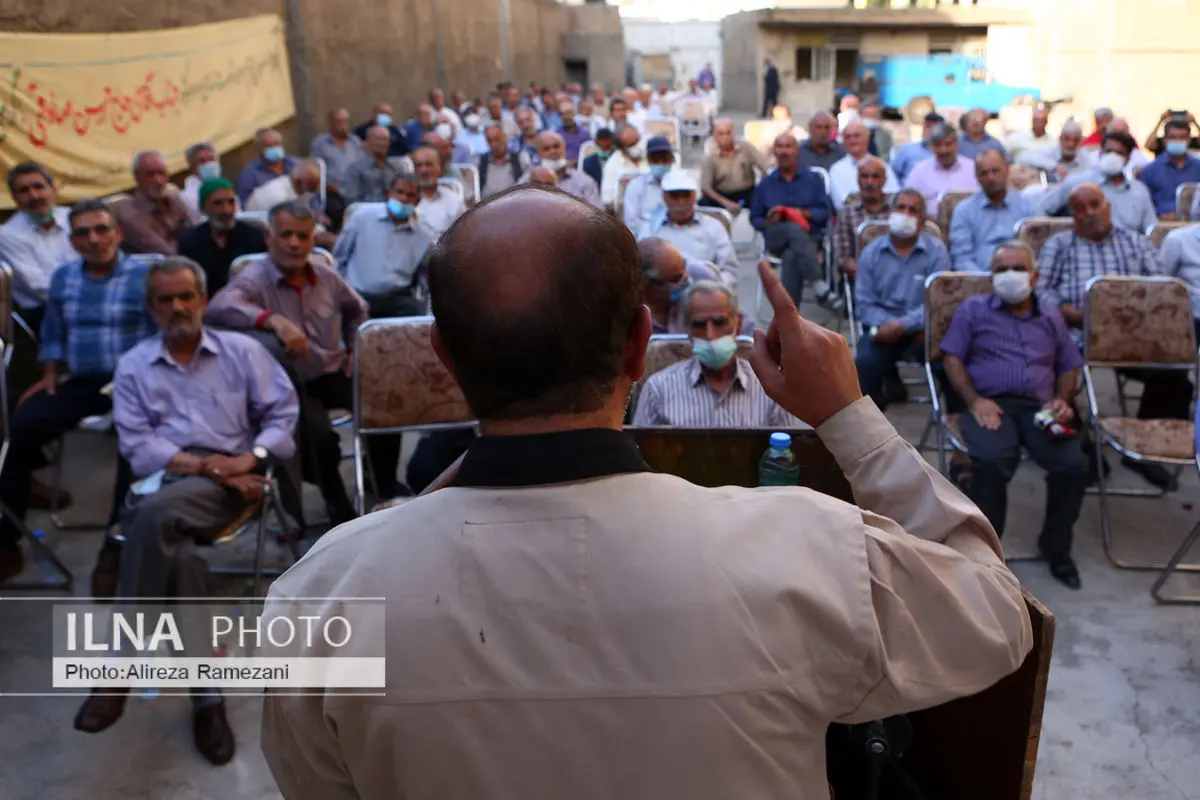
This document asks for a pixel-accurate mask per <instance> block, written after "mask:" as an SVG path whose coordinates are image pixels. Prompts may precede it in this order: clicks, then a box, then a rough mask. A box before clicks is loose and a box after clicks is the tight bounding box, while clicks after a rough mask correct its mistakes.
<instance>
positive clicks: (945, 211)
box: [937, 192, 975, 235]
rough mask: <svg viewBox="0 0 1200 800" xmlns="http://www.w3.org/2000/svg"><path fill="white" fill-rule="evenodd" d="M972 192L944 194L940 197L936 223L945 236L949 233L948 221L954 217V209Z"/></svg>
mask: <svg viewBox="0 0 1200 800" xmlns="http://www.w3.org/2000/svg"><path fill="white" fill-rule="evenodd" d="M973 194H975V193H974V192H946V193H945V194H944V195H942V199H940V200H938V205H937V223H938V226H939V227H941V229H942V230H943V231H946V233H947V235H948V234H949V232H950V219H951V217H953V216H954V208H955V206H957V205H958V204H959V203H961V202H962V201H963V200H966V199H967V198H968V197H970V196H971V195H973Z"/></svg>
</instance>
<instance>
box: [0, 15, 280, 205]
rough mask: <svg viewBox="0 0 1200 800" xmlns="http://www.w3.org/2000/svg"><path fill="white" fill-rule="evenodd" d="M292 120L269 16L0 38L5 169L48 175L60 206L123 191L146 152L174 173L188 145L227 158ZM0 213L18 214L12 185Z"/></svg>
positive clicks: (276, 30)
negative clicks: (41, 168)
mask: <svg viewBox="0 0 1200 800" xmlns="http://www.w3.org/2000/svg"><path fill="white" fill-rule="evenodd" d="M294 114H295V104H294V101H293V98H292V82H291V76H290V73H289V71H288V57H287V47H286V44H285V39H284V26H283V21H282V20H281V19H280V18H279V17H278V16H277V15H274V14H268V15H263V16H257V17H248V18H246V19H242V20H235V21H233V22H219V23H215V24H212V25H197V26H194V27H188V28H171V29H167V30H158V31H146V32H140V33H115V34H63V35H55V34H49V35H47V34H24V33H3V32H0V170H3V171H5V172H7V170H8V169H9V168H11V167H12V166H13V165H14V164H19V163H21V162H22V161H38V162H40V163H42V164H45V165H46V166H47V167H49V169H50V171H51V172H52V173H53V174H54V178H55V182H56V183H57V185H58V190H59V200H60V202H62V203H70V202H74V201H76V200H80V199H83V198H86V197H102V196H104V195H108V194H112V193H114V192H119V191H124V190H126V189H128V188H129V187H130V186H132V185H133V177H132V175H131V174H130V165H131V161H132V158H133V156H134V154H135V153H137V152H138V151H139V150H158V151H160V152H162V153H163V155H164V156H166V158H167V167H168V169H169V170H170V171H171V172H173V173H174V172H177V171H180V170H183V169H185V168H186V166H187V162H186V158H185V156H184V151H185V150H186V149H187V148H188V146H189V145H192V144H194V143H196V142H201V141H208V142H212V143H213V144H214V145H216V147H217V150H218V151H220V152H225V151H227V150H230V149H232V148H234V147H237V146H238V145H241V144H244V143H245V142H247V141H249V140H250V139H252V138H253V137H254V132H255V131H256V130H257V129H259V128H262V127H268V126H271V125H275V124H277V123H279V122H281V121H283V120H285V119H288V118H290V117H292V116H293V115H294ZM0 208H6V209H7V208H15V204H14V203H13V201H12V197H11V196H10V195H9V194H8V187H7V186H5V185H0Z"/></svg>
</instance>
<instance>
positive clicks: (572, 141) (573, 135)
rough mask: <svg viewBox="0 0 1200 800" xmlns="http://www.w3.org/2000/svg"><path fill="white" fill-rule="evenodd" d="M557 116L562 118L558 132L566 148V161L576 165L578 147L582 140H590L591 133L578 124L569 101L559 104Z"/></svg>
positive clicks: (577, 161)
mask: <svg viewBox="0 0 1200 800" xmlns="http://www.w3.org/2000/svg"><path fill="white" fill-rule="evenodd" d="M558 116H559V118H561V119H562V126H561V127H560V128H559V129H558V133H559V135H560V136H562V139H563V144H564V145H566V148H567V161H569V162H571V165H572V166H578V164H579V148H580V147H581V146H582V145H583V143H584V142H590V141H591V140H592V133H591V131H589V130H588V129H587V128H585V127H584V126H582V125H580V124H579V121H578V120H577V119H576V118H575V107H574V106H573V105H571V104H570V103H562V104H560V105H559V107H558Z"/></svg>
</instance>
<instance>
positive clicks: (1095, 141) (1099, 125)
mask: <svg viewBox="0 0 1200 800" xmlns="http://www.w3.org/2000/svg"><path fill="white" fill-rule="evenodd" d="M1092 119H1093V120H1094V121H1095V123H1096V124H1095V127H1094V128H1093V129H1092V132H1091V133H1089V134H1088V135H1087V138H1086V139H1084V140H1083V146H1084V147H1099V146H1100V142H1101V141H1102V140H1103V139H1104V134H1105V133H1107V132H1108V124H1109V123H1110V122H1112V119H1113V112H1112V109H1111V108H1097V109H1096V110H1095V111H1093V112H1092Z"/></svg>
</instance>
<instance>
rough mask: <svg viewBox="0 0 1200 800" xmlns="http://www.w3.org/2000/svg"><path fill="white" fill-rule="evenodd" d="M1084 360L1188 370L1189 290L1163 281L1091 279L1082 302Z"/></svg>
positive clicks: (1191, 357)
mask: <svg viewBox="0 0 1200 800" xmlns="http://www.w3.org/2000/svg"><path fill="white" fill-rule="evenodd" d="M1083 358H1084V361H1086V362H1087V363H1088V364H1089V365H1091V366H1109V367H1116V366H1134V365H1138V366H1159V367H1176V368H1190V367H1192V366H1193V365H1194V364H1195V363H1196V329H1195V327H1194V326H1193V323H1192V304H1191V299H1190V296H1189V295H1188V288H1187V284H1185V283H1184V282H1183V281H1181V280H1179V279H1178V278H1168V277H1164V276H1161V275H1156V276H1153V277H1141V276H1139V277H1131V276H1123V275H1122V276H1116V275H1113V276H1107V275H1106V276H1103V277H1099V278H1092V279H1091V280H1090V281H1088V284H1087V294H1086V295H1085V296H1084V300H1083Z"/></svg>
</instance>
